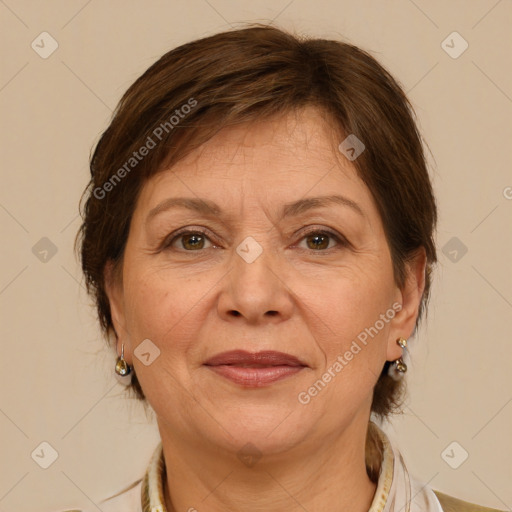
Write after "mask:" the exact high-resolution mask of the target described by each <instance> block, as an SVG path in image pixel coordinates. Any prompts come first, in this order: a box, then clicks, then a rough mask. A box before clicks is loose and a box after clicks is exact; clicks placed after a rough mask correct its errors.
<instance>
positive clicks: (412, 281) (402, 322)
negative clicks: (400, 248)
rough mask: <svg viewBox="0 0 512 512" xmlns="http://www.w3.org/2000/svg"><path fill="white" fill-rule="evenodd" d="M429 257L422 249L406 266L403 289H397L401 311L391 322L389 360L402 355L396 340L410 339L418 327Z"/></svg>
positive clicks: (388, 348) (396, 299)
mask: <svg viewBox="0 0 512 512" xmlns="http://www.w3.org/2000/svg"><path fill="white" fill-rule="evenodd" d="M426 265H427V255H426V251H425V248H424V247H420V248H419V249H418V250H417V251H416V253H415V254H414V257H413V258H411V259H410V260H409V261H407V262H406V264H405V270H406V278H405V283H404V285H403V287H401V288H397V292H396V296H395V303H397V304H401V309H400V310H399V311H398V312H397V313H396V315H395V317H394V318H393V320H392V321H391V329H390V337H389V339H388V347H387V360H388V361H395V360H396V359H398V358H399V357H400V356H401V355H402V348H401V347H400V346H399V345H398V344H397V342H396V340H397V339H398V338H400V337H402V338H405V339H409V337H410V336H412V334H413V332H414V329H415V327H416V319H417V318H418V308H419V306H420V303H421V299H422V297H423V291H424V290H425V271H426Z"/></svg>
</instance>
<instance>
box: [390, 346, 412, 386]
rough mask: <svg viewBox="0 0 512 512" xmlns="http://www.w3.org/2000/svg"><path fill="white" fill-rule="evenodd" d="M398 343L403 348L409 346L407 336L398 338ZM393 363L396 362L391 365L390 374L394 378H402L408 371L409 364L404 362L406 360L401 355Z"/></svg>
mask: <svg viewBox="0 0 512 512" xmlns="http://www.w3.org/2000/svg"><path fill="white" fill-rule="evenodd" d="M396 343H397V344H398V345H400V346H401V347H402V348H403V349H405V348H406V347H407V340H406V339H405V338H402V337H400V338H398V339H397V340H396ZM393 363H394V364H390V365H389V369H388V375H389V376H390V377H392V378H393V379H394V380H400V379H402V378H403V376H404V373H405V372H406V371H407V365H406V364H405V363H404V360H403V359H402V358H401V357H399V358H398V359H397V360H396V361H393Z"/></svg>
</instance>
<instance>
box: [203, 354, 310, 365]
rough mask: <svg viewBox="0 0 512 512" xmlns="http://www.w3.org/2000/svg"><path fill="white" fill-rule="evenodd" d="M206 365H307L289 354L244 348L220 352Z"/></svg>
mask: <svg viewBox="0 0 512 512" xmlns="http://www.w3.org/2000/svg"><path fill="white" fill-rule="evenodd" d="M204 364H205V365H206V366H221V365H230V366H241V367H246V368H258V367H260V368H261V367H268V366H293V367H296V366H307V365H306V364H305V363H303V362H302V361H301V360H299V359H297V358H296V357H295V356H292V355H291V354H285V353H284V352H276V351H273V350H267V351H262V352H256V353H251V352H247V351H245V350H231V351H229V352H222V353H221V354H217V355H216V356H213V357H212V358H210V359H208V361H206V362H205V363H204Z"/></svg>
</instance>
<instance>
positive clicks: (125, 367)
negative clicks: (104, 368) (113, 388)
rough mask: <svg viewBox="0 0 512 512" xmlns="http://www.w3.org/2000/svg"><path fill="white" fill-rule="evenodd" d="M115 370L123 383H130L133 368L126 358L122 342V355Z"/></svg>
mask: <svg viewBox="0 0 512 512" xmlns="http://www.w3.org/2000/svg"><path fill="white" fill-rule="evenodd" d="M114 371H115V374H116V377H117V380H118V381H119V382H121V384H124V385H128V384H130V382H131V380H132V370H131V368H130V365H129V364H128V363H127V362H126V360H125V358H124V343H122V344H121V355H120V356H119V357H118V358H117V361H116V366H115V368H114Z"/></svg>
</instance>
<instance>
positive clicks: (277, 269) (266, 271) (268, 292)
mask: <svg viewBox="0 0 512 512" xmlns="http://www.w3.org/2000/svg"><path fill="white" fill-rule="evenodd" d="M246 240H247V239H246ZM255 256H256V257H255ZM254 257H255V258H254ZM231 259H232V261H231V266H230V271H229V272H228V274H227V275H226V279H225V280H224V281H223V283H224V287H223V288H222V290H221V293H220V297H219V300H218V311H219V315H220V316H221V317H222V318H224V319H225V320H229V321H233V319H235V318H236V319H237V321H240V322H245V323H247V324H253V325H256V324H260V323H279V322H282V321H284V320H286V319H288V318H290V316H291V314H292V311H293V305H294V300H293V294H292V289H291V287H290V285H291V284H292V283H287V282H286V281H287V275H286V274H287V272H286V269H285V267H286V263H285V262H284V261H279V256H278V255H276V254H275V253H274V252H273V251H271V250H270V249H265V248H264V247H263V244H259V243H258V242H256V241H255V240H254V239H249V242H246V243H244V242H243V243H241V244H240V245H239V246H238V247H237V250H235V249H234V250H233V254H232V258H231ZM289 280H290V279H289V278H288V281H289Z"/></svg>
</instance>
